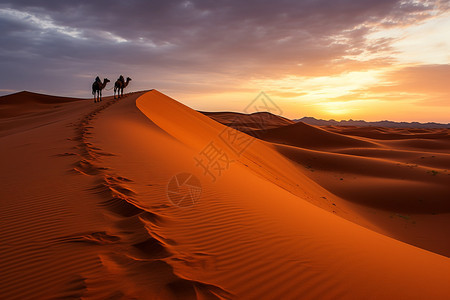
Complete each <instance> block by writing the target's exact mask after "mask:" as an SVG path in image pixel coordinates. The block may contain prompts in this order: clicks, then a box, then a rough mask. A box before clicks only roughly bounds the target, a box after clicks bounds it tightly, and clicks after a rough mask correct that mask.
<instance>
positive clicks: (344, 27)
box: [0, 0, 444, 94]
mask: <svg viewBox="0 0 450 300" xmlns="http://www.w3.org/2000/svg"><path fill="white" fill-rule="evenodd" d="M443 3H444V2H443ZM442 5H443V4H442V3H441V2H440V1H435V2H427V4H420V3H415V2H413V1H392V0H380V1H372V0H361V1H352V0H327V1H311V0H305V1H286V0H284V1H283V0H281V1H256V0H250V1H230V0H227V1H225V0H224V1H217V0H216V1H212V0H211V1H208V0H199V1H195V0H192V1H138V0H131V1H70V2H68V1H58V0H55V1H31V0H29V1H20V0H19V1H17V0H14V1H2V2H0V24H1V28H2V35H1V36H0V45H1V46H0V59H1V62H0V67H1V68H2V72H1V77H0V81H1V82H2V86H1V87H0V89H31V90H42V91H46V92H54V93H55V92H56V93H64V94H77V93H78V91H80V94H81V93H82V91H83V89H84V88H85V86H87V85H88V83H89V81H90V80H91V78H90V77H95V75H96V74H97V73H99V74H100V75H101V76H117V75H118V73H117V72H120V73H127V74H133V75H134V76H135V77H137V80H136V81H134V82H133V83H134V84H135V86H136V87H139V88H150V87H155V86H149V85H156V84H158V86H156V87H157V88H160V89H164V88H168V89H175V88H176V86H177V85H178V87H179V88H187V89H189V88H191V87H192V86H193V85H194V86H195V87H196V88H199V89H202V87H201V84H200V86H199V85H197V84H198V82H197V81H204V87H203V88H211V86H209V87H207V85H208V84H210V85H215V84H216V83H214V82H210V79H211V78H220V79H222V83H221V84H222V85H223V87H224V88H225V87H226V86H227V82H226V81H227V79H226V78H227V77H226V75H229V76H230V78H243V79H248V78H255V77H270V76H281V75H289V74H295V75H311V74H317V73H320V72H324V71H327V72H329V71H330V70H333V69H336V72H339V71H342V68H339V67H338V64H339V63H341V64H346V63H348V59H342V56H344V55H357V54H360V53H362V52H363V51H368V52H376V51H379V50H380V49H383V50H385V49H388V48H389V42H388V41H384V42H383V41H380V42H379V43H371V44H369V43H367V41H366V39H365V35H366V34H367V33H368V32H370V30H371V29H372V27H371V26H373V24H377V25H378V26H392V25H393V24H397V25H398V26H400V25H404V24H407V23H411V22H414V21H415V20H418V19H423V18H424V17H426V16H428V12H429V11H430V10H432V9H436V7H438V6H442ZM103 74H104V75H103ZM111 79H114V78H111ZM24 82H28V84H24Z"/></svg>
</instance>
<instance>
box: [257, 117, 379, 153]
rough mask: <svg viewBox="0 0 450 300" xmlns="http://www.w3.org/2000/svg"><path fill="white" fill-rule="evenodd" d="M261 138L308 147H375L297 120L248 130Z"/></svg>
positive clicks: (372, 144) (369, 143)
mask: <svg viewBox="0 0 450 300" xmlns="http://www.w3.org/2000/svg"><path fill="white" fill-rule="evenodd" d="M249 134H250V135H253V136H257V137H259V138H261V139H263V140H266V141H269V142H274V143H283V144H287V145H291V146H296V147H306V148H310V149H324V148H325V149H328V148H349V147H352V148H353V147H357V148H360V147H376V144H374V143H372V142H368V141H364V140H361V139H356V138H353V137H348V136H345V135H341V134H339V133H332V132H329V131H326V130H324V129H321V128H318V127H316V126H312V125H308V124H305V123H302V122H298V123H295V124H292V125H288V126H283V127H279V128H273V129H267V130H258V131H253V132H249Z"/></svg>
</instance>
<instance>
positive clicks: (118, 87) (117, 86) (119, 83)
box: [114, 75, 131, 99]
mask: <svg viewBox="0 0 450 300" xmlns="http://www.w3.org/2000/svg"><path fill="white" fill-rule="evenodd" d="M130 81H131V78H130V77H127V81H125V79H124V78H123V76H122V75H120V76H119V79H117V80H116V82H115V83H114V99H116V91H117V96H118V98H120V97H123V89H124V88H126V87H127V86H128V83H130Z"/></svg>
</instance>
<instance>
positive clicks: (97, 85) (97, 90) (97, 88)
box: [92, 76, 110, 103]
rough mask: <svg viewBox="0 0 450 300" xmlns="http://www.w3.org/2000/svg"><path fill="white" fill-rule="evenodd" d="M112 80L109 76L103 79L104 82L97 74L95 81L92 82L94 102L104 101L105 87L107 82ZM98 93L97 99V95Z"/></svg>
mask: <svg viewBox="0 0 450 300" xmlns="http://www.w3.org/2000/svg"><path fill="white" fill-rule="evenodd" d="M108 82H110V80H109V79H108V78H105V79H103V83H102V81H101V80H100V78H99V77H98V76H97V78H95V81H94V83H93V84H92V95H94V103H95V102H100V101H102V90H103V89H104V88H105V86H106V84H107V83H108ZM96 95H97V99H96V97H95V96H96Z"/></svg>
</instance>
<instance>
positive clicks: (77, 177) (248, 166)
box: [0, 90, 450, 299]
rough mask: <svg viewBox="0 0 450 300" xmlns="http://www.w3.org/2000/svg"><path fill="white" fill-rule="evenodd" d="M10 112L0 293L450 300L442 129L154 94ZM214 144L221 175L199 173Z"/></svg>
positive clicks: (26, 100) (4, 103)
mask: <svg viewBox="0 0 450 300" xmlns="http://www.w3.org/2000/svg"><path fill="white" fill-rule="evenodd" d="M0 117H1V119H0V122H1V131H0V136H1V138H0V139H1V140H0V142H1V145H2V147H1V151H2V153H1V154H2V156H1V157H2V179H1V189H0V191H1V192H0V193H1V199H2V201H1V210H0V214H1V216H0V219H1V220H2V222H1V225H0V226H1V227H0V230H1V232H2V240H1V245H0V247H1V252H0V253H1V254H0V269H1V270H2V272H1V273H0V274H1V275H0V276H1V280H0V298H2V299H30V298H35V299H36V298H38V299H42V298H46V299H67V298H86V299H105V298H113V299H130V298H139V299H281V298H283V299H318V298H320V299H336V298H345V299H355V298H367V299H398V298H400V299H404V298H408V299H447V298H448V296H449V295H450V289H449V286H448V284H447V282H448V274H449V271H450V263H449V259H448V257H449V253H450V244H449V240H448V236H449V233H450V230H449V229H450V224H449V223H450V222H449V220H450V218H449V202H448V199H449V196H450V189H449V186H450V185H449V183H450V173H449V171H448V165H449V162H450V160H449V155H450V154H449V143H450V141H449V135H448V133H449V131H448V129H429V130H424V129H420V130H416V129H389V128H378V127H377V128H373V127H369V128H362V127H361V128H359V127H334V126H329V127H316V126H311V125H307V124H304V123H301V122H298V123H296V122H293V121H291V120H289V119H286V118H283V117H280V116H275V115H272V114H269V113H264V112H261V113H256V114H238V113H231V112H223V113H220V112H214V113H207V112H203V113H201V112H197V111H195V110H193V109H191V108H189V107H187V106H185V105H183V104H181V103H179V102H177V101H176V100H174V99H172V98H170V97H168V96H166V95H164V94H162V93H160V92H158V91H156V90H151V91H143V92H135V93H130V94H128V95H127V96H126V97H124V98H122V99H120V100H114V99H113V98H112V97H105V98H104V100H103V101H102V102H100V103H96V104H94V103H92V99H89V100H83V99H74V98H61V97H56V96H47V95H42V94H35V93H30V92H20V93H17V94H13V95H9V96H4V97H1V98H0ZM227 125H229V126H227ZM233 127H234V128H239V129H240V131H237V130H235V129H233ZM236 141H241V142H240V144H241V145H242V141H248V143H247V144H246V147H245V148H236V147H230V145H231V146H236V145H235V142H236ZM211 145H214V149H216V150H217V151H216V152H219V153H220V156H216V162H217V161H219V160H220V162H222V163H226V165H223V164H222V169H221V171H217V170H216V169H215V168H214V167H211V169H206V168H202V167H201V166H200V165H199V163H198V161H199V159H206V158H207V156H204V154H205V153H209V155H211V153H212V152H211V150H210V149H211ZM206 149H209V150H206ZM236 149H241V150H242V151H237V152H236V151H235V150H236ZM207 171H211V172H212V173H210V172H207ZM180 173H181V174H183V173H184V174H186V173H187V174H190V175H191V176H193V178H196V180H197V181H192V179H190V178H188V177H183V176H178V175H179V174H180ZM211 175H214V176H211ZM174 176H175V177H176V178H177V180H178V185H177V186H176V187H175V188H173V187H172V186H170V182H171V180H173V178H174ZM177 176H178V177H177ZM182 178H184V179H185V180H186V181H185V182H182V181H180V180H182ZM189 180H190V181H189ZM199 188H200V193H199ZM174 192H175V193H174ZM171 193H172V194H171ZM174 197H175V198H174ZM176 197H181V198H183V199H184V200H186V199H188V200H193V201H192V202H182V201H179V202H177V201H178V200H180V199H181V198H179V199H178V200H176V199H177V198H176ZM186 197H187V198H186ZM184 200H183V201H184Z"/></svg>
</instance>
